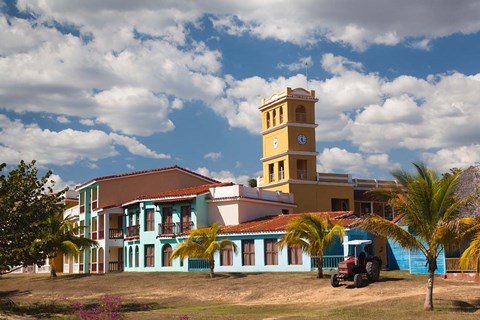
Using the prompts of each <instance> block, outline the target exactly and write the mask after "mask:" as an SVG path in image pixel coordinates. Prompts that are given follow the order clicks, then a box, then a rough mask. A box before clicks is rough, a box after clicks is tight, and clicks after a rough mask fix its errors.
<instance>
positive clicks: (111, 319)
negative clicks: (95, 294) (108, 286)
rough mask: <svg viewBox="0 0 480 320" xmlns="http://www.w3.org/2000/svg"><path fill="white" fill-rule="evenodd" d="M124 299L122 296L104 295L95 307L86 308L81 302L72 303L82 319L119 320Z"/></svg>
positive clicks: (77, 316) (78, 317) (76, 314)
mask: <svg viewBox="0 0 480 320" xmlns="http://www.w3.org/2000/svg"><path fill="white" fill-rule="evenodd" d="M121 308H122V299H121V297H120V296H110V295H108V294H106V295H104V296H103V297H102V298H101V299H100V300H99V302H98V305H97V306H96V307H94V308H86V307H85V306H84V305H83V304H81V303H80V302H75V303H74V304H73V305H72V309H73V310H74V314H75V316H76V318H77V319H80V320H119V319H122V318H123V317H122V315H121V314H120V309H121Z"/></svg>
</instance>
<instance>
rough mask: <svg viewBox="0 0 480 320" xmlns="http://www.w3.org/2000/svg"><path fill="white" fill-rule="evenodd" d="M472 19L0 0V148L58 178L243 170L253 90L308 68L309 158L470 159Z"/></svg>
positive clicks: (475, 39) (238, 174)
mask: <svg viewBox="0 0 480 320" xmlns="http://www.w3.org/2000/svg"><path fill="white" fill-rule="evenodd" d="M419 2H421V3H419ZM479 31H480V3H478V1H467V0H465V1H413V0H412V1H405V0H403V1H378V0H366V1H361V2H359V1H354V0H351V1H347V0H344V1H307V0H304V1H253V0H252V1H248V0H244V1H241V2H240V1H220V0H219V1H214V0H212V1H203V2H197V1H148V0H145V1H126V0H125V1H80V2H74V1H67V0H63V1H60V0H59V1H25V0H19V1H1V0H0V74H1V75H2V77H0V162H6V163H7V164H9V165H10V166H13V165H15V164H16V163H18V162H19V161H20V160H22V159H23V160H26V161H30V160H32V159H36V160H37V163H38V165H39V166H40V167H41V169H42V170H46V169H51V170H53V172H54V174H55V179H56V180H57V184H58V186H64V185H69V186H74V185H75V184H78V183H82V182H85V181H87V180H89V179H91V178H94V177H98V176H103V175H110V174H115V173H123V172H129V171H134V170H143V169H150V168H157V167H164V166H169V165H173V164H177V165H180V166H183V167H185V168H188V169H190V170H194V171H197V172H199V173H202V174H205V175H208V176H211V177H213V178H217V179H219V180H224V181H234V182H238V183H245V182H246V181H247V180H248V179H249V178H252V177H257V176H258V175H259V174H260V170H261V163H260V160H259V159H260V158H261V151H262V146H261V141H262V138H261V134H260V114H259V111H258V107H259V104H260V99H261V98H265V97H269V96H270V95H271V94H272V93H274V92H276V91H281V90H283V88H284V87H286V86H289V87H306V86H307V77H306V74H308V87H309V89H314V90H315V91H316V95H317V97H318V98H319V102H318V103H317V109H316V122H317V123H318V125H319V126H318V128H317V132H316V134H317V137H316V138H317V151H318V158H317V170H318V171H321V172H338V173H350V174H352V175H353V176H354V177H358V178H389V177H390V176H389V172H390V171H391V170H392V169H397V168H404V169H409V168H410V163H411V162H412V161H424V162H426V163H427V164H428V165H429V166H431V167H433V168H434V169H436V170H438V171H440V172H445V171H448V170H449V168H452V167H460V168H466V167H468V166H470V165H473V164H475V162H479V161H480V130H479V129H478V123H480V112H479V111H480V110H479V104H480V59H479V58H478V57H480V32H479ZM305 65H307V66H308V71H307V72H306V69H305Z"/></svg>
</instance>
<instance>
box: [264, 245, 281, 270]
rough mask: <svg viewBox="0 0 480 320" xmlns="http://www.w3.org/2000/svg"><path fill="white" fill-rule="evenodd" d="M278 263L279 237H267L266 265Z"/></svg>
mask: <svg viewBox="0 0 480 320" xmlns="http://www.w3.org/2000/svg"><path fill="white" fill-rule="evenodd" d="M277 264H278V242H277V239H265V265H267V266H271V265H277Z"/></svg>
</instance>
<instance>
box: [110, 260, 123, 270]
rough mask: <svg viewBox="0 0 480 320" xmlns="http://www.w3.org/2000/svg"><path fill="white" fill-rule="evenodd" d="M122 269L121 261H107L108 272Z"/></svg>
mask: <svg viewBox="0 0 480 320" xmlns="http://www.w3.org/2000/svg"><path fill="white" fill-rule="evenodd" d="M115 271H123V261H109V262H108V272H115Z"/></svg>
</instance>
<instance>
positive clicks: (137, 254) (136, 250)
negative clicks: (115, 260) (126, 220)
mask: <svg viewBox="0 0 480 320" xmlns="http://www.w3.org/2000/svg"><path fill="white" fill-rule="evenodd" d="M139 266H140V250H139V249H138V246H135V268H138V267H139Z"/></svg>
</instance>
